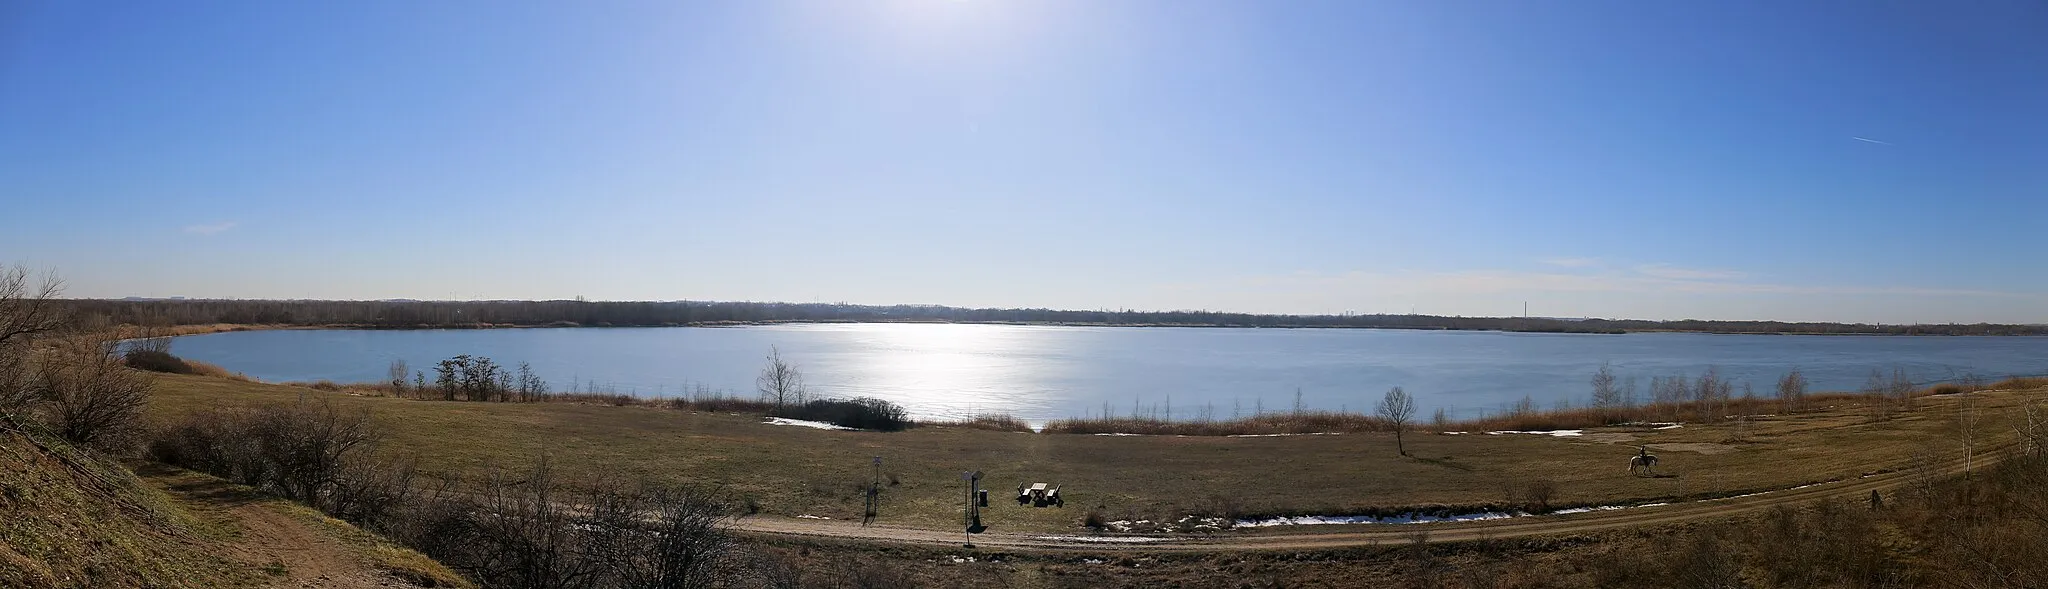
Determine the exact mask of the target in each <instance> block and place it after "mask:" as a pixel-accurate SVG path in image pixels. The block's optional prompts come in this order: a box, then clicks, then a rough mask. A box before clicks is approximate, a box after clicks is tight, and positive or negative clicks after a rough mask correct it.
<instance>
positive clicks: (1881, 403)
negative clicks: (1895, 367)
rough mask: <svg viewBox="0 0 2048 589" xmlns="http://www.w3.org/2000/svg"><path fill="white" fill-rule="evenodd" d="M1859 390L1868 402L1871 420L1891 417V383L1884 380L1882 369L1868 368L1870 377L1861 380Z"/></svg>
mask: <svg viewBox="0 0 2048 589" xmlns="http://www.w3.org/2000/svg"><path fill="white" fill-rule="evenodd" d="M1859 392H1861V393H1863V396H1864V398H1865V400H1867V401H1868V402H1869V403H1870V420H1871V421H1884V420H1887V419H1891V417H1892V409H1891V383H1890V382H1889V381H1887V380H1885V377H1884V371H1883V370H1878V369H1876V368H1872V369H1870V378H1868V379H1865V380H1864V381H1863V389H1862V390H1861V391H1859Z"/></svg>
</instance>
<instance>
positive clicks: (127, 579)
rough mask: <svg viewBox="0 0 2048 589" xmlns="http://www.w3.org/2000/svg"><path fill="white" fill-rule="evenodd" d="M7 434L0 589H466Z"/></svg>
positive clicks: (213, 483)
mask: <svg viewBox="0 0 2048 589" xmlns="http://www.w3.org/2000/svg"><path fill="white" fill-rule="evenodd" d="M143 471H144V472H145V473H147V475H148V476H147V478H138V477H137V476H136V475H135V474H133V473H131V472H130V471H129V470H128V469H127V468H124V467H122V466H121V465H119V464H115V463H113V462H110V461H108V460H106V459H105V458H102V457H99V456H96V455H93V454H90V453H87V452H82V451H79V450H76V449H73V448H71V447H69V446H67V445H65V444H63V443H61V442H56V441H51V440H48V439H46V438H43V437H41V436H37V435H32V434H29V433H27V432H23V431H20V430H16V429H11V428H9V427H0V587H10V588H14V587H19V588H25V589H41V588H50V589H57V588H73V587H76V588H86V587H95V588H97V587H273V586H274V587H335V588H340V587H388V586H451V585H452V586H464V585H466V583H464V582H463V581H461V579H460V578H459V577H456V576H455V575H454V574H453V573H452V572H449V571H448V570H447V569H446V568H444V567H441V566H440V565H439V564H436V563H434V562H433V561H431V560H429V559H427V558H425V557H423V556H420V555H418V554H417V553H413V552H411V551H409V550H403V549H399V548H396V547H393V546H391V545H390V544H389V543H388V542H384V541H382V540H381V539H379V538H377V537H375V536H374V535H371V534H367V533H364V532H362V531H360V530H357V529H355V528H353V527H350V526H348V525H347V524H344V523H341V522H338V521H333V520H329V519H326V518H323V517H320V516H319V515H318V514H314V513H311V512H310V510H305V509H303V508H299V507H298V506H296V505H292V504H290V503H288V502H283V501H279V500H274V499H266V498H263V497H260V496H257V495H255V494H253V493H250V492H248V491H247V490H246V489H242V488H238V487H235V486H233V485H228V484H226V483H224V482H221V481H219V480H218V479H213V478H211V477H206V476H204V475H198V474H195V473H188V472H183V471H177V470H174V469H168V468H164V467H159V466H153V465H152V466H146V467H143Z"/></svg>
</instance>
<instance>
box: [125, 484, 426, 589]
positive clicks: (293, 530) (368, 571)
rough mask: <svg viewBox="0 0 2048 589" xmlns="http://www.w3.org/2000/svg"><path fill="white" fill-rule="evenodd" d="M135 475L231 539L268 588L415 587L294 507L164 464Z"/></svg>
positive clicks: (231, 552) (232, 548) (234, 554)
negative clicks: (264, 575)
mask: <svg viewBox="0 0 2048 589" xmlns="http://www.w3.org/2000/svg"><path fill="white" fill-rule="evenodd" d="M136 474H138V475H140V476H142V477H143V479H144V480H145V481H148V482H149V483H151V484H152V485H154V486H156V487H157V488H159V489H162V490H163V491H164V492H165V493H166V494H169V495H170V496H171V498H172V499H173V500H176V501H177V502H178V503H180V504H181V505H183V506H184V507H185V508H186V509H187V510H188V511H190V512H191V513H192V514H193V515H195V516H198V517H200V518H202V519H204V520H206V522H207V523H208V524H211V525H213V526H215V527H217V528H219V529H220V530H222V531H223V533H224V534H226V535H227V536H228V538H226V539H225V544H226V545H227V547H228V554H224V555H223V556H225V557H228V558H231V559H234V560H237V561H241V562H244V563H247V564H248V565H249V566H251V567H253V568H255V569H257V570H260V571H264V572H266V573H269V574H270V575H272V579H271V580H270V581H269V582H268V583H266V584H264V585H263V586H264V587H272V588H277V589H287V588H289V589H356V588H367V587H412V586H414V585H413V584H411V583H408V582H406V581H404V580H402V579H399V578H398V577H395V576H392V575H391V574H390V573H387V572H385V571H383V570H381V569H378V568H377V567H376V566H375V565H373V564H371V563H370V562H369V561H368V560H367V559H366V558H364V556H363V555H362V554H360V553H359V552H358V551H357V550H356V549H355V548H353V547H351V546H350V545H348V544H346V543H344V542H342V541H341V540H339V539H337V538H334V537H332V536H331V535H329V534H328V533H327V532H326V531H325V530H323V529H320V528H319V527H316V526H315V525H313V522H309V521H307V520H306V519H305V515H304V514H299V513H293V510H294V509H295V506H294V505H292V504H290V503H288V502H285V501H283V500H281V499H276V498H272V497H266V496H263V495H260V494H258V493H255V492H253V491H251V490H249V489H248V488H246V487H241V486H238V485H234V484H230V483H228V482H226V481H222V480H220V479H216V478H213V477H207V476H203V475H193V474H192V473H185V472H180V471H177V470H175V469H170V468H167V467H163V466H159V465H150V466H145V467H140V468H137V469H136Z"/></svg>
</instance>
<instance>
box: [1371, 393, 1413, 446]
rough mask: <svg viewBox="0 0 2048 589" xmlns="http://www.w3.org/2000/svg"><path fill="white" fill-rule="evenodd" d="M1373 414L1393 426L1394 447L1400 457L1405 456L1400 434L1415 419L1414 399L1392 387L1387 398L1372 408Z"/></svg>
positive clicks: (1383, 398)
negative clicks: (1399, 453)
mask: <svg viewBox="0 0 2048 589" xmlns="http://www.w3.org/2000/svg"><path fill="white" fill-rule="evenodd" d="M1373 413H1374V414H1377V415H1379V417H1380V419H1384V420H1387V423H1390V424H1393V426H1394V447H1395V448H1396V449H1398V450H1399V451H1400V452H1401V455H1402V456H1407V455H1408V446H1407V444H1406V443H1404V442H1403V441H1402V439H1401V434H1402V432H1405V431H1407V429H1408V423H1409V422H1410V421H1411V420H1414V419H1415V398H1414V397H1410V396H1408V393H1407V392H1406V391H1403V390H1401V387H1394V388H1393V389H1392V390H1388V391H1387V396H1385V397H1382V398H1381V399H1380V402H1379V405H1377V406H1374V407H1373Z"/></svg>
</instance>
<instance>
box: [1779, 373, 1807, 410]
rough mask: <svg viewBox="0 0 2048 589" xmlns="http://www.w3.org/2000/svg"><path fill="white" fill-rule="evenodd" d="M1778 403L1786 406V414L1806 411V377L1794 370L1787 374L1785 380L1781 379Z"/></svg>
mask: <svg viewBox="0 0 2048 589" xmlns="http://www.w3.org/2000/svg"><path fill="white" fill-rule="evenodd" d="M1778 403H1779V404H1782V405H1784V407H1785V408H1784V411H1785V412H1786V413H1793V412H1797V411H1800V410H1802V409H1805V408H1806V407H1805V405H1806V375H1804V374H1800V373H1799V371H1798V370H1793V371H1791V372H1787V373H1785V376H1784V377H1783V378H1779V379H1778Z"/></svg>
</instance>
